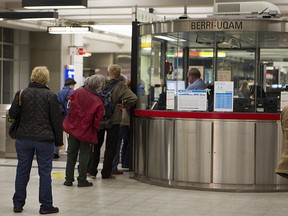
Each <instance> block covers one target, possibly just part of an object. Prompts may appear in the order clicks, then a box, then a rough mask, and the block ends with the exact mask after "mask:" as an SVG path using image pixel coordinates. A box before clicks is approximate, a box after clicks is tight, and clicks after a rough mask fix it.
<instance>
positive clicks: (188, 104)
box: [177, 90, 207, 111]
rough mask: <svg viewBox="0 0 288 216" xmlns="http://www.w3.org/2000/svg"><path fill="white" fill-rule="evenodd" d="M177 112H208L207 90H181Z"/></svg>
mask: <svg viewBox="0 0 288 216" xmlns="http://www.w3.org/2000/svg"><path fill="white" fill-rule="evenodd" d="M177 110H186V111H206V110H207V91H206V90H179V91H178V97H177Z"/></svg>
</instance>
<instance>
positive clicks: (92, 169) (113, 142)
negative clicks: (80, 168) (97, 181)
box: [88, 124, 119, 178]
mask: <svg viewBox="0 0 288 216" xmlns="http://www.w3.org/2000/svg"><path fill="white" fill-rule="evenodd" d="M105 132H106V145H105V152H104V161H103V169H102V171H101V174H102V178H108V177H109V176H110V175H111V171H112V165H113V159H114V157H115V153H116V148H117V142H118V137H119V124H114V125H112V127H111V128H109V129H101V130H100V131H99V132H98V144H97V145H95V146H94V151H92V152H91V155H90V164H89V168H88V172H89V173H90V174H91V175H93V176H96V174H97V172H98V171H97V168H98V165H99V161H100V153H101V147H102V145H103V143H104V138H105Z"/></svg>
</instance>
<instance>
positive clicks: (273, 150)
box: [0, 0, 288, 216]
mask: <svg viewBox="0 0 288 216" xmlns="http://www.w3.org/2000/svg"><path fill="white" fill-rule="evenodd" d="M40 2H41V3H40ZM47 2H48V3H47ZM55 2H56V1H55ZM61 2H62V5H61ZM67 2H68V1H64V0H59V1H58V3H59V5H60V6H63V7H64V8H63V7H60V8H57V7H58V6H59V5H57V6H48V8H45V9H43V8H41V9H39V8H36V9H35V8H34V9H31V8H29V9H27V8H25V7H27V6H29V5H33V4H36V6H43V5H41V4H42V3H43V4H44V5H45V4H48V5H49V1H47V0H41V1H40V0H38V1H36V0H22V1H21V0H12V1H11V0H9V1H8V0H0V9H1V11H0V19H1V20H0V112H1V116H2V118H1V119H0V128H1V130H0V170H1V174H0V179H1V181H0V182H1V183H0V184H1V189H0V192H1V194H2V195H3V196H2V197H3V198H2V200H1V202H0V209H1V211H2V212H3V215H14V214H13V211H12V208H13V205H12V196H13V192H14V181H15V172H16V164H17V159H16V152H15V147H14V142H15V140H12V139H11V138H10V137H9V136H8V129H9V126H10V125H9V123H8V121H7V110H8V109H9V106H10V104H11V102H12V100H13V97H14V95H15V93H16V92H17V91H18V90H19V89H20V88H25V87H26V86H27V85H28V83H29V76H30V73H31V69H32V68H33V67H34V66H37V65H46V66H47V67H48V68H49V70H50V76H51V81H50V83H49V87H50V88H51V90H52V91H54V92H57V91H58V90H59V89H61V87H62V86H63V83H64V80H65V79H66V78H67V77H68V76H69V75H68V72H69V73H70V74H73V78H74V79H75V80H76V81H77V85H76V88H77V87H80V86H81V85H82V84H83V83H84V80H85V78H86V77H88V76H91V75H93V74H103V75H106V73H107V66H108V65H109V64H111V63H116V64H119V65H120V66H121V67H122V73H123V74H124V75H125V76H126V77H128V78H130V79H131V89H132V91H133V92H134V93H135V94H136V95H137V97H138V102H137V105H136V107H135V108H134V109H133V115H132V116H133V120H132V121H131V123H130V125H131V126H130V127H131V128H132V138H131V146H132V149H131V156H130V157H131V158H130V160H131V162H132V165H131V167H129V169H123V171H124V174H123V175H117V176H116V179H113V180H105V179H101V177H98V176H97V177H96V179H89V181H90V180H91V181H93V184H94V186H93V187H92V188H87V189H85V188H83V189H82V188H81V189H80V188H77V187H73V188H67V187H65V186H63V182H64V177H65V165H66V148H67V146H65V147H64V148H63V149H62V150H61V154H60V158H59V159H58V160H54V161H53V166H54V168H53V171H52V180H53V198H54V202H55V205H56V206H59V209H60V213H59V214H60V215H99V216H102V215H103V216H104V215H108V216H110V215H139V216H140V215H151V216H162V215H171V216H172V215H173V216H174V215H185V216H186V215H209V216H210V215H211V216H212V215H213V216H218V215H239V216H240V215H241V216H242V215H251V216H256V215H259V216H260V215H261V216H262V215H265V216H266V215H267V216H268V215H271V216H272V215H273V216H278V215H279V216H280V215H284V214H286V212H287V210H288V207H287V205H286V201H287V199H288V180H287V179H285V178H283V177H281V176H279V175H277V174H276V173H275V169H276V167H277V163H278V160H279V158H280V156H281V154H282V150H283V148H284V144H283V133H282V127H281V119H280V114H281V111H282V109H283V107H284V106H287V105H288V104H287V103H288V102H287V101H288V99H287V97H288V93H287V92H288V63H287V62H288V2H287V1H286V0H269V1H257V0H254V1H248V0H243V1H236V0H202V1H199V0H197V1H193V0H180V1H172V0H160V1H157V2H156V1H151V0H147V1H137V0H136V1H132V0H123V1H112V0H106V1H102V0H87V1H86V0H80V1H79V0H71V1H70V3H67ZM74 3H75V4H76V3H77V4H78V3H79V4H80V5H81V4H82V5H81V6H83V5H84V6H83V8H80V9H79V8H78V9H76V8H73V9H71V8H68V6H69V4H70V6H71V5H73V4H74ZM35 12H37V13H35ZM38 12H39V13H38ZM47 12H49V13H47ZM27 16H28V18H29V19H28V20H27V19H24V18H27ZM34 16H36V17H34ZM43 16H47V17H43ZM31 18H33V19H32V20H31ZM43 18H45V20H43ZM47 18H49V19H50V18H52V20H47ZM54 27H56V28H55V29H56V33H53V32H49V31H50V30H51V31H52V29H53V28H54ZM62 30H63V31H64V32H60V31H62ZM74 30H76V31H83V32H82V33H80V34H79V32H77V33H75V32H74V33H73V32H72V31H74ZM57 31H59V32H60V33H59V32H58V33H57ZM84 31H86V32H84ZM86 33H87V34H86ZM191 68H198V69H199V71H200V73H201V78H202V79H203V81H204V82H205V83H206V84H207V89H205V97H204V99H203V97H201V98H200V96H199V97H198V96H197V95H198V93H199V92H193V91H191V92H190V91H187V90H186V88H187V86H188V85H189V83H188V81H187V73H188V71H189V70H190V69H191ZM244 82H246V83H247V85H248V86H249V92H250V93H249V96H248V97H246V98H244V97H243V96H242V95H241V94H240V87H241V85H242V84H243V83H244ZM223 86H224V87H223ZM220 87H221V88H220ZM222 87H223V88H222ZM201 93H203V92H201ZM187 95H188V96H189V97H188V96H187ZM184 96H187V97H184ZM183 98H185V99H183ZM186 98H187V99H186ZM192 98H193V99H192ZM193 100H194V101H193ZM195 101H196V102H197V103H196V102H195ZM198 101H199V104H198ZM203 104H204V105H203ZM102 148H103V147H102ZM103 151H104V150H103ZM102 154H103V152H102ZM101 159H103V155H102V157H101ZM119 169H121V165H119ZM121 170H122V169H121ZM75 172H77V171H76V169H75ZM28 190H29V197H28V198H27V204H26V206H27V207H26V206H25V209H24V211H23V212H22V213H21V214H23V215H38V211H37V209H38V203H37V194H38V175H37V163H36V161H35V164H34V163H33V168H32V172H31V179H30V182H29V186H28Z"/></svg>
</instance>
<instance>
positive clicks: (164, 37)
mask: <svg viewBox="0 0 288 216" xmlns="http://www.w3.org/2000/svg"><path fill="white" fill-rule="evenodd" d="M154 37H155V38H158V39H162V40H166V41H171V42H176V41H178V39H177V38H172V37H167V36H161V35H158V36H154ZM179 41H182V42H183V41H186V40H183V39H179Z"/></svg>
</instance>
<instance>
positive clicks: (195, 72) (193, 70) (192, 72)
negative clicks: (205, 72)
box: [187, 68, 201, 78]
mask: <svg viewBox="0 0 288 216" xmlns="http://www.w3.org/2000/svg"><path fill="white" fill-rule="evenodd" d="M187 76H188V77H189V76H194V77H196V78H200V77H201V73H200V71H199V69H198V68H191V69H190V70H189V71H188V74H187Z"/></svg>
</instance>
